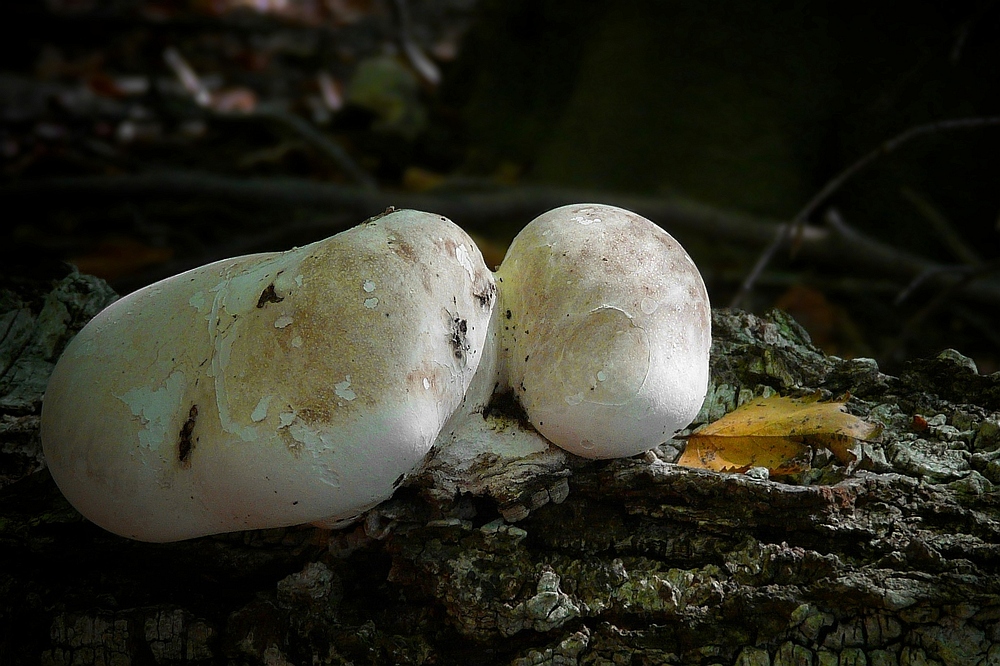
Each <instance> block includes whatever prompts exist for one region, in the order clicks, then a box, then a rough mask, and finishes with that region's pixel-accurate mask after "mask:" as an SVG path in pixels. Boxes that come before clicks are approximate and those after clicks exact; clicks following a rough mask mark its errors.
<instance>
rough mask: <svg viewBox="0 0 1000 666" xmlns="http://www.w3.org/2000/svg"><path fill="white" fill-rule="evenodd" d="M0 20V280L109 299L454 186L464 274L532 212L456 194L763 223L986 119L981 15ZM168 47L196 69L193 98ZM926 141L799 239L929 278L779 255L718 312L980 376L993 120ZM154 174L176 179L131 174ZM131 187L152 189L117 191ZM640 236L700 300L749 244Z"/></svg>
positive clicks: (727, 278)
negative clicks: (580, 201) (342, 200)
mask: <svg viewBox="0 0 1000 666" xmlns="http://www.w3.org/2000/svg"><path fill="white" fill-rule="evenodd" d="M0 11H2V12H3V14H2V20H0V54H2V57H0V123H2V125H0V211H2V213H0V215H2V219H3V220H4V222H3V228H4V230H3V237H2V239H0V259H2V261H3V272H4V273H5V274H6V275H7V279H8V280H11V279H16V278H17V277H18V276H24V275H27V274H29V273H41V274H45V273H46V272H55V273H57V272H58V271H59V270H61V269H58V268H57V265H58V264H57V263H56V262H58V261H72V262H74V263H75V264H77V265H78V266H79V267H80V270H81V271H85V272H92V273H94V274H97V275H100V276H102V277H105V278H106V279H108V280H109V281H110V282H111V284H112V285H113V286H114V287H115V288H116V289H117V290H118V291H119V292H120V293H124V292H127V291H130V290H132V289H135V288H137V287H139V286H142V285H143V284H147V283H149V282H151V281H154V280H155V279H159V278H161V277H164V276H166V275H169V274H172V273H174V272H178V271H180V270H183V269H185V268H188V267H191V266H194V265H198V264H200V263H204V262H207V261H210V260H213V259H216V258H220V257H223V256H227V255H232V254H241V253H246V252H255V251H263V250H281V249H287V248H289V247H291V246H292V245H296V244H303V243H306V242H309V241H312V240H317V239H319V238H322V237H324V236H326V235H329V234H331V233H335V232H336V231H338V230H340V229H343V228H346V227H348V226H351V225H352V224H355V223H357V222H359V221H361V219H364V217H365V216H367V215H372V214H375V213H377V212H379V207H378V206H375V205H374V204H371V203H370V202H372V201H376V200H377V201H378V202H382V201H385V202H387V203H393V202H394V201H397V200H399V201H401V202H403V203H404V204H405V203H406V202H407V201H413V200H414V199H408V198H407V197H413V196H423V197H425V198H423V199H416V200H418V201H428V202H431V203H433V202H436V201H438V202H445V203H447V202H448V201H453V200H455V199H456V198H461V197H470V196H473V199H471V201H472V204H470V206H472V208H471V209H470V210H471V211H472V212H471V213H470V214H469V217H468V219H462V218H460V217H459V216H457V215H455V216H453V217H454V219H455V221H456V222H457V223H459V224H460V225H463V226H466V228H468V229H469V230H470V231H472V232H473V233H474V235H475V236H476V237H477V240H478V241H480V242H481V244H482V245H483V248H484V253H485V254H486V256H487V260H488V262H490V263H492V264H497V263H499V261H500V260H501V259H502V256H503V251H504V248H505V246H506V243H507V242H509V240H510V238H511V237H512V236H513V235H514V234H515V233H516V232H517V230H518V229H519V228H520V227H522V226H523V225H524V224H526V223H527V222H528V221H529V220H530V218H531V216H532V215H534V214H537V213H541V212H543V210H544V208H541V209H539V210H532V209H531V204H527V205H525V206H523V207H522V211H530V214H523V213H521V214H518V215H513V214H506V213H503V212H502V211H501V212H498V211H496V210H495V211H493V213H492V214H491V212H490V211H482V210H479V209H476V208H475V205H477V204H476V203H475V202H476V201H479V200H478V199H475V198H474V195H477V194H486V195H490V196H497V195H498V194H501V195H502V194H504V193H506V194H507V195H510V196H512V197H517V196H519V193H520V192H524V191H531V192H538V191H539V189H541V191H543V192H546V191H551V192H557V193H565V192H566V190H567V188H570V189H572V190H573V191H574V193H575V194H578V195H579V198H584V197H586V198H592V199H594V200H611V199H613V198H614V197H615V196H620V195H622V194H624V195H640V196H642V197H645V198H646V199H643V200H648V201H653V200H665V201H670V202H682V203H683V202H694V203H696V204H698V205H701V206H705V207H708V209H717V210H718V211H720V213H732V212H735V213H739V214H742V215H744V216H748V217H749V218H750V219H756V220H757V221H760V222H764V223H770V224H775V225H776V224H777V223H778V222H780V221H788V220H790V219H793V218H794V217H795V216H796V214H797V213H798V212H799V211H801V210H802V209H803V207H804V206H805V205H806V203H807V202H809V201H810V199H811V198H812V197H813V196H814V195H816V194H817V192H819V191H820V190H821V188H823V186H824V185H825V184H826V183H828V182H829V181H830V180H831V179H833V178H835V177H836V176H837V175H838V174H840V173H842V172H843V171H844V170H845V169H847V168H848V167H850V166H851V165H852V164H854V163H855V162H856V161H857V160H858V159H859V158H861V157H862V156H864V155H865V154H867V153H869V151H872V150H874V149H877V148H878V147H879V146H880V145H881V144H883V143H884V142H886V141H889V140H891V139H892V138H893V137H897V136H899V135H900V134H901V133H903V132H905V131H907V130H908V129H910V128H914V127H919V126H926V125H928V124H931V123H936V122H940V121H945V120H949V119H958V118H992V117H993V116H996V115H1000V74H998V72H1000V67H998V66H1000V4H998V3H996V2H930V1H924V2H921V1H918V2H910V3H906V4H905V5H901V4H899V3H889V2H868V3H843V2H824V1H819V0H814V1H809V2H791V1H787V0H779V1H776V2H768V3H757V2H742V1H737V2H702V1H699V2H695V1H692V0H683V1H676V2H652V1H649V2H639V1H625V2H615V3H576V2H556V1H552V0H549V1H540V2H539V1H528V0H524V1H499V0H497V1H490V0H482V1H479V2H476V1H474V0H426V1H423V2H420V1H415V0H410V1H408V2H404V1H403V0H395V1H394V0H384V1H382V2H378V1H375V0H371V1H362V0H353V1H351V0H326V1H321V0H313V1H311V2H305V1H303V0H300V1H297V2H296V1H294V0H287V1H285V2H280V1H278V0H270V1H269V2H266V1H264V0H255V1H254V2H250V1H249V0H244V1H240V0H189V1H186V2H182V1H173V2H171V1H166V0H163V1H160V2H155V1H153V0H117V1H113V2H112V1H99V0H49V1H48V2H20V3H10V5H8V6H5V7H4V9H3V10H0ZM168 51H171V52H173V53H175V54H177V55H179V57H180V59H181V61H182V62H183V63H185V64H186V66H187V67H189V68H190V70H191V71H192V72H193V73H195V75H196V76H197V77H198V83H199V84H200V85H201V86H202V88H203V90H204V91H205V93H206V97H205V98H203V99H202V100H201V103H199V102H198V101H196V100H195V98H194V95H193V90H192V89H191V88H190V87H188V88H187V89H185V87H184V86H183V85H182V83H181V81H180V79H179V77H178V69H177V66H176V61H175V65H174V66H171V65H170V64H168V62H167V59H165V53H167V52H168ZM324 91H325V92H324ZM331 91H332V92H331ZM290 118H292V119H298V120H299V121H300V122H304V123H305V124H306V125H307V126H308V127H309V128H312V130H314V132H315V133H318V135H319V137H320V138H318V139H317V136H316V134H309V133H303V132H302V131H301V128H299V129H297V128H296V127H297V126H296V125H295V124H294V120H289V119H290ZM927 129H928V131H926V133H923V134H921V135H920V136H916V137H914V138H913V139H912V140H909V141H906V142H904V143H902V144H899V145H898V146H895V147H894V148H893V149H892V150H889V151H887V152H886V154H884V155H882V156H880V157H878V158H877V159H875V160H874V161H873V162H872V163H871V164H870V165H869V166H868V167H867V168H865V169H863V170H861V171H859V172H858V173H857V174H855V175H854V176H853V177H851V178H850V179H847V180H846V181H844V182H843V183H842V184H840V185H839V186H838V187H837V188H836V189H835V191H834V192H833V193H832V194H831V195H830V196H829V197H828V198H826V199H825V200H824V201H823V202H822V203H821V205H819V206H818V207H817V208H816V210H815V211H814V212H813V213H812V215H811V216H810V217H809V219H808V220H807V221H808V222H809V223H810V224H811V225H815V226H816V228H818V229H822V228H824V224H825V220H826V219H828V217H829V215H830V214H831V212H835V213H836V215H837V219H839V220H841V221H842V223H843V224H844V225H847V227H848V228H850V229H851V230H856V231H857V232H859V233H861V234H864V236H865V237H866V238H871V239H874V240H876V241H879V242H881V243H883V244H885V245H887V246H889V247H890V248H892V249H894V250H896V251H898V252H900V253H910V254H913V255H917V256H919V257H920V258H922V259H924V260H926V261H927V262H933V265H934V266H937V267H938V268H939V269H940V268H944V269H946V270H944V271H940V270H939V271H937V272H936V273H935V276H936V277H938V278H942V279H939V280H937V281H934V280H926V279H925V278H927V277H928V275H925V274H921V273H919V272H917V273H914V274H912V275H909V277H906V276H903V277H901V276H900V275H899V274H898V273H893V274H888V273H883V272H882V271H880V270H879V269H880V266H878V265H871V263H867V264H865V263H864V262H862V263H861V264H860V265H859V263H858V262H856V261H853V259H854V258H855V257H851V256H843V257H840V256H838V255H837V250H836V249H835V248H831V249H830V251H829V252H828V253H827V255H826V256H825V257H824V261H815V260H813V259H805V258H803V257H801V256H799V257H796V258H791V257H790V256H789V252H788V250H787V248H782V249H781V250H779V252H778V253H777V254H776V255H775V257H774V259H773V260H772V261H771V262H769V263H768V265H767V268H766V270H765V271H764V272H763V273H762V274H761V275H760V277H759V279H758V280H757V281H756V283H755V285H754V287H753V290H752V291H751V292H750V293H749V294H748V295H747V296H746V297H745V298H743V299H742V301H741V303H740V304H741V306H742V307H746V308H748V309H752V310H755V311H763V310H766V309H767V308H770V307H775V306H778V307H782V308H784V309H787V310H788V311H790V312H791V313H792V314H793V315H794V316H795V317H796V318H798V319H799V320H800V321H801V322H802V323H803V324H804V325H805V326H806V327H807V328H808V329H809V330H810V332H811V334H812V335H813V338H814V340H815V341H816V342H817V343H818V344H819V345H820V346H821V347H823V348H824V349H825V350H827V351H828V352H830V353H834V354H837V355H841V356H845V357H851V356H873V357H875V358H876V359H877V360H878V361H879V362H880V364H882V366H883V367H884V368H886V369H888V370H894V369H898V368H899V367H900V366H901V364H902V363H904V362H905V361H907V360H908V359H912V358H914V357H917V356H928V355H934V354H937V353H938V352H939V351H941V350H942V349H944V348H947V347H953V348H956V349H958V350H960V351H962V352H963V353H965V354H967V355H969V356H971V357H973V358H974V359H975V360H976V361H977V362H978V364H979V366H980V370H981V371H983V372H988V371H993V370H995V369H997V368H998V367H1000V366H998V363H1000V355H998V350H1000V335H998V333H997V321H998V318H997V316H996V314H995V313H996V309H997V307H998V305H1000V300H994V299H993V298H992V297H989V296H986V297H984V296H983V295H982V294H980V295H979V296H975V295H973V294H971V293H970V292H969V290H968V289H967V288H966V287H968V286H969V285H980V286H981V285H993V283H994V281H996V280H997V278H996V267H997V260H998V243H997V233H998V229H997V227H998V223H1000V161H998V160H997V155H998V154H1000V126H997V125H990V124H988V123H984V124H983V126H978V127H968V128H963V129H949V130H946V129H934V128H933V127H928V128H927ZM324 141H326V142H327V143H326V144H324V143H323V142H324ZM329 142H333V144H334V146H335V148H339V149H340V150H343V151H344V152H345V154H346V160H345V159H342V158H338V157H336V156H332V154H331V152H330V150H329V149H328V148H329V146H328V144H329ZM324 146H327V147H326V148H324ZM345 165H346V166H345ZM352 168H353V169H354V170H356V172H359V173H361V174H367V177H368V178H369V179H372V180H373V181H374V186H375V189H374V190H371V189H369V190H364V189H363V186H364V182H361V181H359V178H358V177H357V176H356V175H355V176H354V177H352V176H351V172H352ZM163 174H167V175H169V176H170V177H171V178H176V177H177V176H178V174H180V175H186V176H187V177H189V181H186V182H190V180H194V181H198V182H199V183H200V184H201V185H202V187H200V188H192V187H186V188H185V187H177V186H175V185H174V186H167V185H165V184H162V183H160V184H157V183H158V182H159V181H157V180H156V179H157V178H159V177H160V176H162V175H163ZM135 176H145V177H148V178H150V179H152V181H151V182H152V184H151V185H150V186H149V187H146V188H145V189H143V190H142V191H137V190H136V189H135V188H134V187H133V188H129V187H126V186H123V183H125V182H126V180H127V179H129V178H132V177H135ZM213 178H224V179H229V180H225V182H226V183H230V182H232V179H235V180H236V181H245V182H246V183H255V182H259V181H256V180H253V179H259V178H267V179H272V180H273V179H281V180H273V182H275V183H279V184H281V186H282V187H284V186H285V185H286V184H287V185H289V187H293V186H294V185H295V184H296V183H299V182H301V181H308V182H310V183H328V184H332V185H340V186H343V189H342V190H338V191H342V192H344V193H346V194H344V196H345V197H347V198H350V196H352V195H351V193H352V192H357V191H367V192H372V191H374V192H376V193H377V196H375V197H374V198H371V197H369V199H366V200H365V201H366V202H369V203H365V204H363V205H362V204H357V203H355V204H351V205H347V204H345V205H343V206H340V205H337V202H336V200H334V201H333V202H332V203H330V202H325V203H321V204H317V203H316V202H315V201H311V200H306V199H302V198H301V197H298V196H297V195H289V196H282V197H276V198H274V200H273V201H271V202H270V203H269V204H267V205H264V204H262V203H261V199H260V198H248V199H246V200H241V198H240V197H239V196H233V195H232V194H231V193H226V194H223V193H222V192H223V191H222V190H221V189H220V191H219V194H217V195H216V194H214V193H213V187H214V184H215V182H216V181H215V180H213ZM290 179H294V180H290ZM361 180H364V178H362V179H361ZM171 182H173V181H171ZM220 182H221V181H220ZM370 184H371V183H369V185H370ZM227 192H228V191H227ZM560 196H562V195H560ZM557 198H558V197H557ZM482 201H485V202H486V203H482V204H478V205H481V206H489V205H490V204H489V202H490V201H494V199H489V198H488V197H487V198H486V199H483V200H482ZM442 205H444V204H442ZM366 206H368V207H370V208H373V209H372V210H367V209H365V207H366ZM703 210H704V209H703ZM483 220H488V223H487V222H484V221H483ZM655 221H656V222H657V223H658V224H661V225H662V226H663V227H664V228H666V229H667V230H668V231H670V232H671V233H673V234H674V235H676V236H677V237H678V238H679V239H680V240H681V241H682V242H683V243H684V244H685V246H686V247H687V248H688V250H689V251H690V252H691V254H692V255H693V256H694V258H695V260H696V262H697V263H698V265H699V266H700V267H701V269H702V272H703V274H704V276H705V279H706V282H707V283H708V286H709V290H710V293H711V296H712V299H713V303H714V304H715V305H716V306H725V305H726V304H727V303H729V302H730V301H731V299H732V298H733V296H734V294H735V293H736V292H737V290H738V287H739V285H740V282H741V281H742V280H743V279H744V277H745V276H746V275H747V274H748V273H749V272H750V270H751V267H752V266H753V264H754V262H755V261H756V260H757V258H758V256H759V255H760V253H761V251H762V250H763V249H764V245H765V244H766V241H764V240H761V241H760V242H756V243H748V242H746V240H745V238H743V237H735V236H734V237H728V236H727V235H726V234H719V233H718V232H716V231H713V232H711V233H699V229H698V228H697V225H695V226H694V227H692V226H691V225H678V224H674V223H673V221H672V220H671V219H669V217H665V218H662V219H655ZM929 265H930V264H929ZM993 286H995V285H993Z"/></svg>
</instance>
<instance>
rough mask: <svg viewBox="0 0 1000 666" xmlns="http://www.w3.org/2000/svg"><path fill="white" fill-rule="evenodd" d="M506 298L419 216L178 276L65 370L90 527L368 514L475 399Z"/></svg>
mask: <svg viewBox="0 0 1000 666" xmlns="http://www.w3.org/2000/svg"><path fill="white" fill-rule="evenodd" d="M495 296H496V288H495V284H494V280H493V276H492V274H491V273H490V271H489V270H488V269H487V268H486V266H485V264H484V263H483V259H482V256H481V254H480V252H479V250H478V249H477V248H476V246H475V244H474V243H473V241H472V240H471V239H470V238H469V237H468V236H467V235H466V234H465V232H463V231H462V230H461V229H459V228H458V227H457V226H455V225H454V224H452V223H451V222H450V221H448V220H447V219H445V218H443V217H440V216H437V215H431V214H429V213H422V212H417V211H410V210H404V211H398V212H393V213H390V214H386V215H384V216H383V217H380V218H373V219H372V220H370V221H368V222H366V223H364V224H362V225H360V226H358V227H355V228H353V229H350V230H348V231H345V232H343V233H340V234H337V235H336V236H333V237H332V238H329V239H326V240H323V241H319V242H317V243H313V244H311V245H307V246H305V247H302V248H298V249H293V250H290V251H288V252H282V253H269V254H256V255H250V256H244V257H238V258H235V259H228V260H225V261H219V262H216V263H213V264H210V265H207V266H203V267H200V268H196V269H194V270H191V271H188V272H186V273H183V274H180V275H177V276H174V277H171V278H168V279H166V280H163V281H161V282H158V283H156V284H153V285H151V286H149V287H146V288H144V289H142V290H140V291H137V292H135V293H133V294H130V295H128V296H126V297H124V298H122V299H121V300H119V301H117V302H116V303H114V304H112V305H111V306H110V307H108V308H107V309H106V310H104V311H103V312H102V313H100V314H99V315H98V316H97V317H96V318H95V319H94V320H93V321H91V322H90V323H89V324H88V325H87V326H86V327H85V328H84V329H83V330H82V331H81V332H80V333H79V334H78V335H77V336H76V337H75V338H74V339H73V341H72V342H71V343H70V344H69V346H68V347H67V349H66V351H65V353H64V354H63V355H62V357H61V358H60V360H59V362H58V363H57V365H56V367H55V370H54V372H53V374H52V377H51V379H50V381H49V385H48V389H47V391H46V394H45V399H44V405H43V409H42V422H41V439H42V444H43V447H44V452H45V456H46V459H47V461H48V466H49V469H50V470H51V473H52V476H53V478H54V479H55V481H56V483H57V484H58V486H59V488H60V489H61V490H62V492H63V493H64V494H65V496H66V497H67V499H69V501H70V502H71V503H72V504H73V506H75V507H76V508H77V509H78V510H79V511H80V512H81V513H83V515H84V516H86V517H87V518H89V519H90V520H92V521H93V522H95V523H97V524H98V525H100V526H101V527H104V528H105V529H108V530H110V531H112V532H115V533H117V534H120V535H123V536H127V537H131V538H134V539H140V540H145V541H174V540H179V539H187V538H191V537H196V536H201V535H207V534H213V533H220V532H228V531H234V530H243V529H254V528H264V527H277V526H284V525H294V524H301V523H308V522H316V521H320V522H326V523H327V524H330V525H335V524H337V523H338V522H339V521H342V520H345V521H346V520H350V519H351V518H353V517H355V516H356V515H357V514H359V513H361V512H362V511H364V510H366V509H367V508H370V507H372V506H374V505H376V504H378V503H379V502H381V501H383V500H385V499H387V498H388V497H389V496H390V495H391V494H392V492H393V491H394V490H395V488H396V487H397V486H398V485H399V483H400V482H401V481H402V480H403V478H404V477H406V476H407V475H408V474H410V473H411V472H413V471H414V469H415V468H416V467H417V466H418V465H419V464H420V463H421V461H422V460H423V458H424V456H425V454H426V453H427V452H428V450H429V449H430V448H431V445H432V444H433V443H434V441H435V439H436V438H437V436H438V434H439V432H440V430H441V428H442V427H443V426H444V424H445V423H446V421H447V420H448V419H449V418H450V417H451V416H452V414H453V413H454V412H456V410H457V409H458V408H459V406H460V405H461V404H462V401H463V398H464V396H465V393H466V390H467V389H468V387H469V383H470V382H471V380H472V378H473V376H474V375H475V373H476V370H477V368H478V366H479V364H480V362H481V360H482V358H483V356H484V347H485V344H486V340H487V333H488V332H487V328H488V323H489V321H490V317H491V314H492V311H493V308H494V304H495V301H496V298H495ZM489 354H492V352H489Z"/></svg>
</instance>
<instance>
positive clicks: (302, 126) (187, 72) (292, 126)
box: [163, 46, 378, 190]
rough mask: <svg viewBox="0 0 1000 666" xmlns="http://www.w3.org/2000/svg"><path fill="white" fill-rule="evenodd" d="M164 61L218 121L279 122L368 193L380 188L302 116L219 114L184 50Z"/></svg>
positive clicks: (275, 111) (258, 112)
mask: <svg viewBox="0 0 1000 666" xmlns="http://www.w3.org/2000/svg"><path fill="white" fill-rule="evenodd" d="M163 59H164V61H166V63H167V64H168V65H169V66H170V68H171V69H172V70H173V71H174V74H175V75H176V76H177V78H178V79H179V80H180V82H181V84H182V85H183V86H184V89H185V90H186V91H187V92H188V94H190V95H191V97H192V99H194V101H195V102H196V103H197V104H198V106H201V107H203V108H205V109H207V110H209V111H211V112H212V114H213V115H214V116H215V117H216V118H221V119H227V120H243V119H263V120H270V121H272V122H276V123H278V124H280V125H282V126H284V127H285V128H287V129H289V130H291V131H292V132H295V133H296V134H298V135H299V137H300V138H302V139H304V140H305V141H306V142H307V143H309V144H310V145H312V146H313V148H315V149H316V150H318V151H319V152H321V153H322V154H323V155H325V156H326V157H327V158H329V159H330V161H332V162H333V163H334V164H336V165H337V166H338V167H339V168H340V170H341V171H343V172H344V173H345V174H346V175H347V176H348V177H349V178H350V179H351V180H353V181H354V182H356V183H357V184H358V185H360V186H361V187H363V188H365V189H368V190H374V189H376V188H377V187H378V184H377V183H376V181H375V179H374V178H372V176H371V175H370V174H368V172H366V171H365V170H364V169H362V168H361V167H360V166H358V165H357V163H356V162H355V161H354V160H353V159H351V156H350V155H348V154H347V151H346V150H344V149H343V148H342V147H341V146H340V144H339V143H337V142H336V141H333V140H331V139H330V138H329V137H327V136H326V135H325V134H323V133H322V132H320V131H319V130H318V129H316V128H315V127H313V125H312V124H310V123H309V122H307V121H305V120H303V119H302V118H300V117H299V116H296V115H295V114H293V113H288V112H287V111H282V110H279V109H266V108H261V107H258V108H257V109H256V110H254V111H251V112H249V113H242V112H229V113H226V112H222V111H219V110H218V109H216V108H214V107H213V105H212V94H211V92H209V90H208V88H207V87H206V86H205V84H204V83H203V82H202V80H201V78H200V77H199V76H198V74H197V73H196V72H195V71H194V68H193V67H191V65H189V64H188V62H187V61H186V60H185V59H184V57H183V56H182V55H181V54H180V51H178V50H177V49H175V48H174V47H172V46H170V47H167V48H166V49H165V50H164V51H163Z"/></svg>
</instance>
